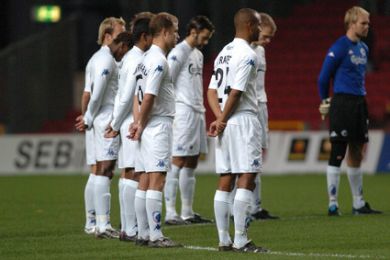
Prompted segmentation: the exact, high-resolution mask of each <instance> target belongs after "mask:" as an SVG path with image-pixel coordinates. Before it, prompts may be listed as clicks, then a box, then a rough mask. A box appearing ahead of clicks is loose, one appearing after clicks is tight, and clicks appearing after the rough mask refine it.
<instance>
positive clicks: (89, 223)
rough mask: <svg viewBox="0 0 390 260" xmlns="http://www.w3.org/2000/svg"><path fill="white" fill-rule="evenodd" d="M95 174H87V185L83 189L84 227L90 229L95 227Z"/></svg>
mask: <svg viewBox="0 0 390 260" xmlns="http://www.w3.org/2000/svg"><path fill="white" fill-rule="evenodd" d="M94 189H95V174H93V173H91V174H89V177H88V181H87V184H85V189H84V202H85V227H86V228H91V227H94V226H95V225H96V211H95V201H94V196H93V195H94Z"/></svg>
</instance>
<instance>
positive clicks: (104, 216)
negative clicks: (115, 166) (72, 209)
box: [94, 176, 111, 232]
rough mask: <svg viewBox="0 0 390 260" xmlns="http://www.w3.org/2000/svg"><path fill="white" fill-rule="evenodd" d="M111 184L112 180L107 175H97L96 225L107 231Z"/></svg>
mask: <svg viewBox="0 0 390 260" xmlns="http://www.w3.org/2000/svg"><path fill="white" fill-rule="evenodd" d="M110 184H111V180H110V179H109V178H108V177H106V176H95V190H94V191H95V193H94V195H95V206H96V226H97V227H98V228H99V231H100V232H104V231H106V228H107V226H111V224H110V219H109V215H110V200H111V194H110Z"/></svg>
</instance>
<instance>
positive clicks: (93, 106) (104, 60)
mask: <svg viewBox="0 0 390 260" xmlns="http://www.w3.org/2000/svg"><path fill="white" fill-rule="evenodd" d="M115 66H116V64H115V62H114V60H113V58H112V57H110V56H100V57H99V66H98V67H97V68H94V69H93V71H92V73H91V79H92V81H93V83H92V84H93V89H92V92H91V93H92V95H91V99H90V101H89V103H88V108H87V111H86V112H85V116H84V123H85V124H86V125H88V128H91V127H92V123H93V121H94V119H95V117H96V115H97V114H98V112H99V109H100V107H101V104H102V101H103V98H104V93H105V90H106V88H107V86H108V82H109V80H110V78H111V77H112V75H113V72H114V71H115V70H116V67H115Z"/></svg>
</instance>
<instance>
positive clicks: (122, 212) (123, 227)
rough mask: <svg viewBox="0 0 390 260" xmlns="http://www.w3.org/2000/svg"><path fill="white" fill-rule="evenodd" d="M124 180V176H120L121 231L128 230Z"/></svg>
mask: <svg viewBox="0 0 390 260" xmlns="http://www.w3.org/2000/svg"><path fill="white" fill-rule="evenodd" d="M123 180H124V178H119V182H118V193H119V213H120V216H121V231H125V230H126V219H125V205H124V201H123V190H124V184H123Z"/></svg>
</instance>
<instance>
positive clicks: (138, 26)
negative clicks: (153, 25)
mask: <svg viewBox="0 0 390 260" xmlns="http://www.w3.org/2000/svg"><path fill="white" fill-rule="evenodd" d="M149 23H150V18H140V19H137V20H136V21H134V24H133V31H132V32H131V37H132V41H133V44H136V43H137V42H139V40H140V39H141V36H142V34H143V33H144V34H147V35H151V31H150V27H149Z"/></svg>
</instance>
